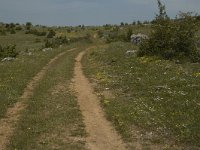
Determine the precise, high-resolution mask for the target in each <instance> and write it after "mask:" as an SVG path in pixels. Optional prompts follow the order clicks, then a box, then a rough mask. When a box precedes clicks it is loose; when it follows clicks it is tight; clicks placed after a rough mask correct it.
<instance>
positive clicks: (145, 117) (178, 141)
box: [83, 42, 200, 149]
mask: <svg viewBox="0 0 200 150" xmlns="http://www.w3.org/2000/svg"><path fill="white" fill-rule="evenodd" d="M132 49H137V47H136V46H133V45H131V44H128V43H122V42H117V43H112V44H110V45H107V46H105V47H104V48H99V49H94V50H91V51H90V52H89V53H88V55H87V56H86V57H85V60H84V61H83V63H84V68H85V73H86V74H87V75H88V76H89V77H90V78H91V79H92V80H91V81H92V82H97V83H98V84H97V85H98V86H96V91H97V93H99V95H100V97H101V100H102V106H103V108H104V109H105V111H106V114H107V118H108V119H109V120H111V121H112V122H113V124H114V125H115V126H116V129H117V130H118V131H119V132H120V133H121V135H122V136H123V138H124V140H125V141H127V142H130V143H133V142H134V139H135V138H136V137H135V129H137V130H139V134H138V135H140V136H139V137H138V138H139V139H140V140H141V141H142V143H143V146H144V147H146V148H148V147H149V146H150V145H152V144H158V145H160V144H161V145H163V147H162V148H166V149H167V148H171V149H174V148H175V147H174V145H181V146H183V147H185V148H186V149H187V148H192V149H194V148H195V146H198V147H199V146H200V145H199V142H200V141H199V139H200V132H199V131H200V126H199V124H200V117H199V113H200V93H199V91H200V85H199V83H200V67H199V64H191V63H185V64H176V63H175V62H173V61H165V60H160V59H158V58H156V57H141V58H137V57H135V56H134V55H127V54H126V51H127V50H132ZM104 91H111V92H112V93H113V95H114V98H113V96H112V97H111V98H105V96H103V94H102V93H104ZM170 139H171V140H170ZM132 148H133V147H132Z"/></svg>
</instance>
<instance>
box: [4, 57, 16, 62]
mask: <svg viewBox="0 0 200 150" xmlns="http://www.w3.org/2000/svg"><path fill="white" fill-rule="evenodd" d="M14 59H15V58H14V57H6V58H3V59H2V60H1V61H2V62H4V61H12V60H14Z"/></svg>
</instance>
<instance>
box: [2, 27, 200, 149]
mask: <svg viewBox="0 0 200 150" xmlns="http://www.w3.org/2000/svg"><path fill="white" fill-rule="evenodd" d="M130 27H131V28H132V30H133V33H143V34H147V35H149V33H150V32H151V29H150V26H149V25H135V26H129V25H128V26H123V27H117V28H116V26H109V27H108V29H106V28H107V27H85V28H84V29H82V28H81V27H74V28H71V27H59V28H56V27H52V28H50V27H45V28H43V27H32V28H33V29H37V30H39V31H46V32H48V30H49V29H54V30H55V31H56V36H62V37H64V36H66V38H71V39H72V40H71V43H70V42H69V43H68V44H62V43H59V44H60V45H59V44H58V45H56V46H57V47H56V48H53V49H52V50H50V51H46V52H44V51H42V48H44V45H45V40H47V38H46V36H35V35H33V34H25V30H24V29H23V30H21V31H17V32H16V34H10V33H8V32H7V34H6V35H0V45H2V46H7V45H12V44H16V50H17V52H19V55H17V57H16V59H14V60H13V61H5V62H0V119H3V118H5V114H6V111H7V110H8V108H11V107H13V106H14V105H15V104H16V102H18V101H20V96H21V95H22V94H23V92H24V89H25V87H26V86H27V84H28V83H29V82H30V80H31V79H32V78H33V77H34V76H35V75H36V74H37V73H38V72H39V71H40V70H41V69H42V68H43V67H44V66H45V65H46V64H47V63H48V62H49V61H50V60H51V59H52V58H54V57H55V56H57V55H58V54H59V53H62V52H65V51H67V50H69V49H71V48H74V47H76V48H77V49H76V50H75V51H71V52H67V53H66V54H65V55H64V56H62V57H61V58H59V59H58V60H57V61H56V62H55V63H54V64H53V65H52V66H51V67H50V68H49V70H48V71H47V73H46V74H45V76H44V78H43V79H42V80H41V81H40V82H39V84H38V85H37V86H36V88H35V89H34V91H33V96H32V97H31V98H30V99H29V100H28V101H27V102H26V105H27V108H26V109H25V110H24V111H23V112H22V113H21V119H20V120H19V122H18V124H17V125H16V126H15V130H14V134H13V136H12V137H11V140H10V142H9V143H8V145H7V149H9V150H13V149H14V150H26V149H37V150H40V149H41V150H50V149H59V150H60V149H61V150H62V149H63V150H66V149H86V148H85V145H86V140H85V139H86V137H87V133H86V131H85V125H84V123H83V117H82V114H81V111H80V110H79V106H78V104H77V98H76V95H77V94H76V93H74V92H73V91H71V89H70V81H71V79H72V77H73V68H74V58H75V56H76V55H77V54H78V53H79V52H80V51H82V50H85V49H87V48H88V47H91V46H95V48H94V47H93V48H92V49H90V50H88V51H87V52H88V53H87V54H86V55H85V56H84V59H83V61H82V63H83V69H84V72H85V74H86V75H87V77H88V78H89V79H90V81H91V82H92V83H95V84H94V87H95V90H96V93H97V95H98V96H99V98H100V99H101V105H102V108H103V110H104V111H105V112H106V117H107V119H108V120H110V121H111V122H112V124H113V125H114V126H115V128H116V130H117V131H118V132H119V133H120V135H121V136H122V138H123V140H124V141H125V142H126V143H127V144H128V147H129V149H131V150H132V149H136V144H135V142H136V141H138V142H139V143H141V145H142V148H143V149H154V148H153V147H154V146H157V147H159V149H187V150H188V149H191V150H193V149H199V147H200V144H199V143H200V140H199V139H200V126H199V125H200V117H199V114H200V92H199V91H200V85H199V83H200V66H199V63H190V62H184V63H182V64H181V63H180V62H179V61H176V60H173V61H168V60H162V59H160V58H158V57H147V56H145V57H137V56H135V54H133V53H129V54H128V53H126V52H127V51H128V50H138V46H137V45H133V44H131V43H128V42H127V43H126V42H112V41H111V43H109V44H108V43H106V42H105V41H106V35H107V34H109V33H111V34H112V33H115V32H116V33H117V34H119V35H123V36H125V35H126V33H127V31H128V29H129V28H130ZM69 29H70V31H69ZM116 29H117V30H116ZM98 31H102V32H103V34H104V36H103V37H101V38H100V37H98ZM199 33H200V32H198V33H197V38H199V37H200V34H199ZM87 36H88V37H89V38H88V37H87ZM54 40H56V38H55V39H54ZM118 40H120V38H116V41H118ZM114 41H115V40H114ZM198 46H199V45H198ZM199 47H200V46H199ZM199 47H198V48H199Z"/></svg>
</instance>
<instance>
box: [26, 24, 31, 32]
mask: <svg viewBox="0 0 200 150" xmlns="http://www.w3.org/2000/svg"><path fill="white" fill-rule="evenodd" d="M31 26H32V23H31V22H27V23H26V29H27V30H30V29H31Z"/></svg>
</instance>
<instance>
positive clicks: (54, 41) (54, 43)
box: [45, 36, 69, 48]
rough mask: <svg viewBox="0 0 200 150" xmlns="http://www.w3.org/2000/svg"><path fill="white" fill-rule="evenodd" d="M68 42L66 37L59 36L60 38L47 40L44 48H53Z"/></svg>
mask: <svg viewBox="0 0 200 150" xmlns="http://www.w3.org/2000/svg"><path fill="white" fill-rule="evenodd" d="M68 43H69V40H68V39H67V37H66V36H64V37H63V36H60V37H56V38H51V39H47V40H46V42H45V47H46V48H49V47H51V48H55V47H58V46H59V45H62V44H68Z"/></svg>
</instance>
